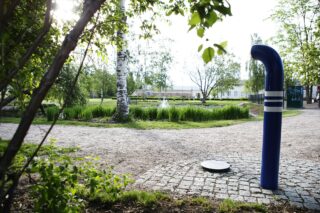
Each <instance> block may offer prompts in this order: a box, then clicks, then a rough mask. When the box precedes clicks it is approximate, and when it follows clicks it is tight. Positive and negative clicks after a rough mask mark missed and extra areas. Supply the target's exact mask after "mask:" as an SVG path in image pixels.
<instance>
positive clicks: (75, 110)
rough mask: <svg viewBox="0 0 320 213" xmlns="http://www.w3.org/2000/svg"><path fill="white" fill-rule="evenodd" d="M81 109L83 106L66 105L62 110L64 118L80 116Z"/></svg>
mask: <svg viewBox="0 0 320 213" xmlns="http://www.w3.org/2000/svg"><path fill="white" fill-rule="evenodd" d="M82 111H84V107H83V106H73V107H67V108H65V109H64V111H63V115H64V119H66V120H72V119H80V118H81V116H82Z"/></svg>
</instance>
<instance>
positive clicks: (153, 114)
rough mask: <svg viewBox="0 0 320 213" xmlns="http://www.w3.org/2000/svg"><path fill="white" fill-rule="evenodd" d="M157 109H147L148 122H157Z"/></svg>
mask: <svg viewBox="0 0 320 213" xmlns="http://www.w3.org/2000/svg"><path fill="white" fill-rule="evenodd" d="M157 114H158V109H157V108H155V107H152V108H149V109H148V117H149V119H150V120H157Z"/></svg>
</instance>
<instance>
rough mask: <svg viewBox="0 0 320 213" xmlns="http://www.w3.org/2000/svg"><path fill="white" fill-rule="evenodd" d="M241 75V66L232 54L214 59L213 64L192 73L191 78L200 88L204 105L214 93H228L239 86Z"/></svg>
mask: <svg viewBox="0 0 320 213" xmlns="http://www.w3.org/2000/svg"><path fill="white" fill-rule="evenodd" d="M239 73H240V64H239V63H238V62H236V61H235V59H234V56H233V55H231V54H230V55H222V56H216V57H214V58H213V61H212V62H210V63H209V64H207V65H204V67H203V68H198V69H197V70H196V72H191V73H190V74H189V76H190V79H191V80H192V81H193V82H194V83H195V84H196V85H197V87H198V88H199V90H200V92H201V94H202V100H201V101H202V103H203V104H204V103H206V100H207V99H208V97H209V95H210V94H211V93H212V92H215V93H217V92H222V91H223V92H226V91H228V90H230V89H232V88H233V87H234V86H235V85H237V83H238V81H239Z"/></svg>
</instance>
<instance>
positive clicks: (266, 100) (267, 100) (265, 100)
mask: <svg viewBox="0 0 320 213" xmlns="http://www.w3.org/2000/svg"><path fill="white" fill-rule="evenodd" d="M264 102H281V103H282V102H283V100H269V99H264Z"/></svg>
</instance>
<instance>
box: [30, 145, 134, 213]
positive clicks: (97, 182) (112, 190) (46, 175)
mask: <svg viewBox="0 0 320 213" xmlns="http://www.w3.org/2000/svg"><path fill="white" fill-rule="evenodd" d="M73 159H74V158H71V157H69V156H67V155H61V154H60V153H58V152H55V151H54V149H52V151H51V152H48V155H47V156H46V157H45V158H36V159H35V160H34V162H33V164H32V166H31V169H30V170H32V171H35V172H37V173H39V180H38V181H37V182H36V183H35V185H34V186H33V187H32V195H33V197H34V199H35V206H34V207H35V212H82V210H83V207H84V201H83V200H82V199H81V198H82V197H88V198H89V199H92V198H94V197H97V196H98V195H99V194H100V193H103V194H104V195H105V196H107V197H108V199H109V200H111V201H112V200H117V199H118V198H119V197H120V196H121V195H122V194H123V191H124V189H125V187H126V186H127V185H128V183H130V182H131V180H130V179H128V178H127V176H125V175H124V176H117V175H114V174H113V173H112V172H111V170H103V171H100V170H97V169H95V168H94V167H93V163H91V162H88V161H83V159H82V162H81V163H79V164H76V163H75V162H73ZM78 160H81V159H78ZM92 160H94V159H92V158H91V159H90V161H92Z"/></svg>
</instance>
